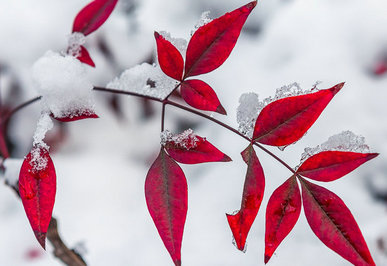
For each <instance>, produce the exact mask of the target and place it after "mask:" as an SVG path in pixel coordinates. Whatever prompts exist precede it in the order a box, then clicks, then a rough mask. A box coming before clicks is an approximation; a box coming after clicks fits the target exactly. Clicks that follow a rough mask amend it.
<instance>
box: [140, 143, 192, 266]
mask: <svg viewBox="0 0 387 266" xmlns="http://www.w3.org/2000/svg"><path fill="white" fill-rule="evenodd" d="M145 198H146V203H147V206H148V210H149V213H150V215H151V216H152V219H153V222H154V223H155V225H156V228H157V230H158V232H159V235H160V237H161V239H162V240H163V242H164V245H165V247H166V248H167V250H168V252H169V254H170V255H171V257H172V260H173V262H174V263H175V265H181V242H182V238H183V231H184V223H185V219H186V215H187V201H188V189H187V181H186V178H185V175H184V173H183V171H182V170H181V168H180V167H179V165H178V164H177V163H176V162H175V161H174V160H173V159H172V158H171V157H169V156H168V154H166V153H165V151H164V149H161V150H160V154H159V156H158V157H157V159H156V160H155V161H154V163H153V164H152V166H151V168H150V169H149V171H148V174H147V176H146V180H145Z"/></svg>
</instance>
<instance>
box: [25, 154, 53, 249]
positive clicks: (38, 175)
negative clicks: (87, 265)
mask: <svg viewBox="0 0 387 266" xmlns="http://www.w3.org/2000/svg"><path fill="white" fill-rule="evenodd" d="M19 192H20V198H21V200H22V203H23V206H24V210H25V212H26V214H27V217H28V220H29V221H30V224H31V227H32V230H33V232H34V234H35V237H36V239H37V240H38V242H39V244H40V245H41V246H42V247H43V248H44V249H45V240H46V233H47V229H48V226H49V224H50V221H51V215H52V209H53V207H54V202H55V193H56V174H55V168H54V164H53V163H52V160H51V158H50V155H49V154H48V151H47V150H45V149H39V148H34V149H33V150H32V151H31V152H30V153H29V154H28V155H27V157H26V158H25V159H24V162H23V164H22V167H21V170H20V175H19Z"/></svg>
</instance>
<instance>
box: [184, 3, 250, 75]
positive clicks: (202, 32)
mask: <svg viewBox="0 0 387 266" xmlns="http://www.w3.org/2000/svg"><path fill="white" fill-rule="evenodd" d="M256 5H257V1H253V2H250V3H249V4H247V5H244V6H242V7H240V8H238V9H236V10H234V11H232V12H230V13H226V14H225V15H223V16H221V17H219V18H217V19H214V20H212V21H211V22H210V23H208V24H205V25H204V26H202V27H200V28H199V29H198V30H197V31H196V32H195V33H194V35H193V36H192V38H191V40H190V41H189V43H188V47H187V55H186V64H185V73H184V78H187V77H191V76H197V75H200V74H205V73H208V72H211V71H213V70H214V69H216V68H218V67H219V66H221V65H222V64H223V63H224V61H226V59H227V58H228V57H229V55H230V53H231V51H232V49H233V48H234V46H235V44H236V42H237V40H238V37H239V34H240V32H241V30H242V27H243V25H244V23H245V21H246V19H247V17H248V16H249V15H250V13H251V11H252V10H253V9H254V7H255V6H256Z"/></svg>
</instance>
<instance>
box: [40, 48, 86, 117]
mask: <svg viewBox="0 0 387 266" xmlns="http://www.w3.org/2000/svg"><path fill="white" fill-rule="evenodd" d="M32 75H33V79H34V82H35V87H36V90H37V91H38V93H39V94H40V95H42V101H41V102H42V104H43V112H51V113H52V114H53V115H54V116H55V117H58V118H61V117H71V116H73V115H77V114H82V113H90V112H91V111H93V110H94V100H93V97H92V89H93V85H92V84H91V82H90V81H89V80H88V78H87V72H86V68H85V65H84V64H82V63H81V62H80V61H78V60H77V59H76V58H75V57H73V56H68V55H67V56H62V55H60V54H58V53H54V52H52V51H49V52H47V53H46V54H45V55H44V56H43V57H41V58H40V59H39V60H38V61H37V62H36V63H35V64H34V66H33V68H32Z"/></svg>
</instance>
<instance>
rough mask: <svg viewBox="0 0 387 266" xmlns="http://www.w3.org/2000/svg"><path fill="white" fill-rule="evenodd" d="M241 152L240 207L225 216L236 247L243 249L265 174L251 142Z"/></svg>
mask: <svg viewBox="0 0 387 266" xmlns="http://www.w3.org/2000/svg"><path fill="white" fill-rule="evenodd" d="M241 154H242V158H243V160H244V161H245V163H246V164H247V173H246V179H245V184H244V188H243V196H242V204H241V209H240V210H239V212H238V213H236V214H235V215H230V214H226V216H227V220H228V224H229V225H230V228H231V231H232V234H233V236H234V238H235V242H236V244H237V247H238V249H239V250H244V248H245V243H246V238H247V235H248V233H249V231H250V228H251V225H252V224H253V222H254V219H255V217H256V216H257V213H258V210H259V207H260V206H261V202H262V198H263V193H264V190H265V175H264V173H263V169H262V166H261V164H260V162H259V160H258V157H257V155H256V154H255V151H254V148H253V146H252V145H251V144H250V145H249V146H248V147H247V148H246V149H245V150H244V151H243V152H242V153H241Z"/></svg>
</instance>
